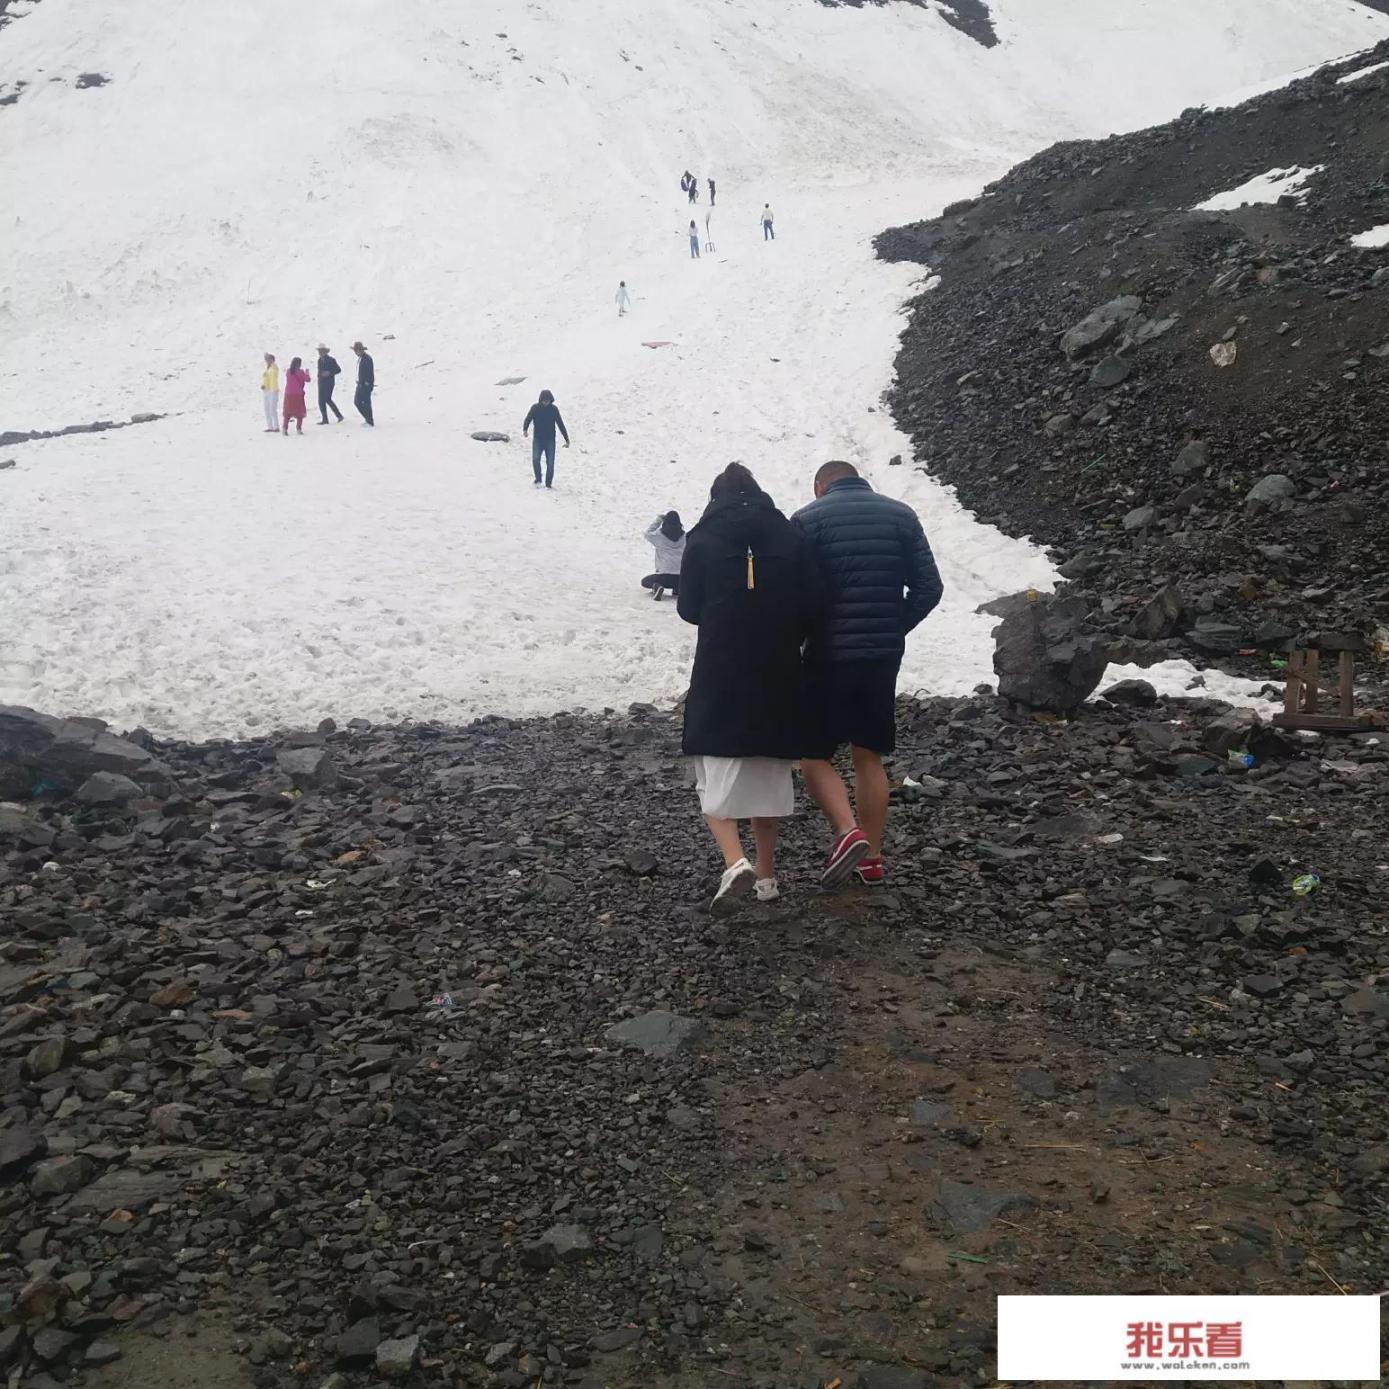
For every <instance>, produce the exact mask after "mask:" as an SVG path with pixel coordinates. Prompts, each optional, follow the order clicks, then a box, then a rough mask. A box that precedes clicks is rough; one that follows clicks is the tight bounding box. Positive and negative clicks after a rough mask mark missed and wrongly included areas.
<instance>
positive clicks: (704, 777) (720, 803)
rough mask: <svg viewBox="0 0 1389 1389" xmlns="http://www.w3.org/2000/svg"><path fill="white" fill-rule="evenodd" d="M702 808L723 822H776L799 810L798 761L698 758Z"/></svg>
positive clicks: (758, 758) (696, 776) (697, 767)
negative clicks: (794, 772)
mask: <svg viewBox="0 0 1389 1389" xmlns="http://www.w3.org/2000/svg"><path fill="white" fill-rule="evenodd" d="M691 760H692V761H693V762H694V770H695V790H696V791H698V792H699V808H700V809H701V810H702V811H703V812H704V813H705V814H706V815H712V816H714V817H715V818H716V819H719V820H751V819H752V818H753V817H754V816H756V817H757V818H758V819H763V818H767V819H776V818H779V817H781V816H783V815H790V814H791V813H792V812H793V811H794V810H795V808H796V791H795V787H794V786H793V785H792V783H791V768H792V767H794V766H795V765H796V764H795V763H794V762H787V761H783V760H782V759H781V758H778V757H695V758H692V759H691Z"/></svg>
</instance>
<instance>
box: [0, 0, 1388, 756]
mask: <svg viewBox="0 0 1389 1389" xmlns="http://www.w3.org/2000/svg"><path fill="white" fill-rule="evenodd" d="M1217 8H1218V14H1217V13H1216V12H1215V11H1216V10H1217ZM994 11H995V17H996V22H997V27H998V30H999V34H1000V37H1001V38H1002V40H1003V42H1002V44H1001V46H1000V47H998V48H995V49H992V50H985V49H982V48H980V47H978V46H977V45H975V44H974V43H973V42H971V41H970V40H969V39H968V38H966V37H965V36H964V35H962V34H960V33H958V32H957V31H956V30H954V29H952V28H950V27H949V26H947V25H946V24H945V23H944V22H943V21H942V20H941V19H940V17H939V16H938V15H937V14H936V13H935V12H934V11H932V10H930V9H922V8H917V7H915V6H906V5H902V6H897V5H894V6H888V7H885V8H881V9H879V8H871V7H870V8H866V9H863V10H854V9H845V8H835V9H831V8H825V7H823V6H821V5H819V4H817V3H813V0H782V2H781V3H778V4H776V5H766V4H764V3H753V0H728V2H727V3H726V2H725V0H680V3H676V0H644V3H643V4H641V5H639V6H636V5H630V4H623V3H618V2H617V0H584V3H581V4H580V3H575V0H563V2H562V0H543V2H541V0H530V2H526V0H497V3H494V4H492V5H489V6H486V7H481V6H471V5H459V4H457V3H454V0H392V3H391V4H389V5H381V4H379V3H375V0H370V2H369V0H337V3H335V4H333V5H331V6H329V5H318V6H283V5H279V4H275V5H271V4H270V3H269V2H268V0H253V2H252V3H251V4H249V5H244V6H240V7H235V8H233V7H211V6H208V7H203V6H199V7H197V10H196V11H192V10H191V9H190V8H189V7H179V6H171V5H169V4H168V3H167V0H160V3H157V4H156V3H154V0H125V3H123V4H121V5H120V6H111V5H109V4H107V3H103V2H102V0H45V3H44V4H42V5H40V6H38V7H37V8H35V9H33V10H32V11H31V12H30V13H28V14H27V15H24V16H23V17H22V18H20V19H19V20H17V21H16V22H15V23H13V24H11V25H10V26H9V27H8V28H7V29H5V30H4V32H3V33H0V85H3V84H9V83H13V82H15V81H19V80H22V81H24V82H27V83H28V84H29V85H28V86H27V87H26V88H25V89H24V91H23V93H22V95H21V97H20V99H19V100H18V101H17V102H15V103H14V104H13V105H11V106H8V107H5V108H3V109H0V129H3V133H4V136H5V139H4V141H3V142H2V143H0V185H3V186H4V187H5V188H6V189H14V190H19V193H18V196H17V197H15V198H14V199H13V200H11V201H10V202H9V206H8V207H7V209H6V212H5V214H4V215H5V217H6V219H7V222H8V235H7V238H6V240H7V245H8V247H9V248H10V249H11V252H12V254H11V255H10V256H9V257H7V259H6V262H5V269H4V271H3V284H0V326H3V329H4V333H3V346H2V347H0V353H2V354H3V356H2V357H0V383H2V384H3V399H4V401H5V405H6V410H5V418H4V419H3V421H0V427H3V428H5V429H38V428H56V427H61V426H63V425H66V424H70V423H76V422H82V421H86V420H90V419H95V418H99V417H107V418H118V419H119V418H126V417H128V416H129V415H130V414H132V413H133V412H136V411H164V412H169V417H168V418H166V419H164V420H161V421H159V422H157V423H155V424H150V425H143V426H137V427H132V428H129V429H124V430H120V431H116V432H112V433H106V434H92V435H78V436H73V437H68V438H63V439H55V440H50V441H44V442H39V443H29V444H23V445H17V446H15V447H13V448H11V449H8V450H5V451H4V457H13V458H14V459H15V461H16V464H17V466H16V467H15V468H13V469H10V470H8V471H3V472H0V701H8V702H18V703H25V704H32V705H35V706H37V707H40V708H43V709H46V710H49V711H51V712H55V713H80V714H95V715H99V716H101V717H104V718H107V719H109V720H110V721H111V722H113V723H115V724H117V725H120V726H132V725H135V724H144V725H145V726H146V727H149V728H151V729H152V730H155V731H157V732H160V733H165V734H179V735H185V736H207V735H230V734H235V733H239V732H244V731H248V730H258V729H265V728H268V727H273V726H278V725H286V724H304V723H313V722H316V721H317V720H318V719H319V718H321V717H323V716H324V715H330V714H331V715H333V716H334V717H337V718H338V719H340V720H341V719H345V718H350V717H353V716H362V717H365V718H369V719H373V720H397V719H402V718H446V719H453V720H456V719H460V718H466V717H471V716H473V715H476V714H479V713H487V712H494V713H506V714H523V713H544V712H552V711H554V710H557V709H561V708H573V707H579V706H582V707H589V708H601V707H604V706H608V705H613V706H621V705H625V704H626V703H628V702H630V701H634V700H650V701H656V702H667V701H670V700H672V699H674V698H676V697H678V696H679V694H680V693H681V692H682V691H683V689H684V684H685V677H686V675H687V672H688V665H689V659H690V655H691V651H692V635H693V634H692V631H691V630H690V629H687V628H686V627H685V626H684V625H683V624H682V623H680V621H679V620H678V618H677V617H676V615H675V612H674V605H673V604H671V603H669V602H668V603H665V604H660V605H657V604H654V603H652V602H651V601H650V600H649V599H648V598H647V597H646V596H645V595H644V594H643V593H642V592H641V590H640V589H639V588H638V586H637V581H638V579H639V578H640V576H641V575H642V574H643V573H646V572H648V569H649V567H650V558H651V556H650V550H649V547H648V546H647V545H646V543H645V542H644V541H643V539H642V538H641V531H642V530H643V529H644V527H645V526H646V525H647V524H648V523H649V521H650V520H651V519H652V518H653V517H654V516H655V515H656V514H657V513H658V512H660V511H663V510H665V509H667V508H669V507H676V508H677V509H679V510H680V512H681V513H682V515H683V516H684V517H685V519H686V521H687V523H692V522H693V521H694V519H695V518H696V517H697V516H698V514H699V511H700V509H701V507H702V503H703V500H704V498H705V497H706V496H707V490H708V484H709V481H710V479H711V478H712V476H713V475H714V473H715V472H716V471H717V470H718V469H719V468H721V467H722V466H723V465H724V464H725V463H726V462H728V461H729V460H730V459H735V458H736V459H741V460H742V461H744V462H746V463H748V464H749V465H750V466H751V467H752V468H753V469H754V471H755V472H756V473H757V475H758V477H759V479H760V480H761V481H762V482H763V484H764V485H765V486H766V487H767V488H768V490H769V491H770V492H771V493H772V494H773V495H774V496H775V498H776V499H777V501H778V503H779V504H780V505H781V506H782V507H783V509H785V510H787V511H790V510H793V509H794V508H796V507H798V506H800V505H802V504H803V503H804V502H805V501H807V500H809V497H810V478H811V475H812V474H813V472H814V469H815V468H816V467H817V466H818V464H820V463H821V462H823V461H825V460H826V459H827V458H831V457H843V458H849V459H851V460H852V461H853V462H855V463H856V464H858V465H859V466H860V467H861V468H862V469H863V470H864V471H865V472H866V473H867V474H868V475H869V476H870V477H871V479H872V480H873V482H874V484H875V485H876V486H878V487H880V488H882V489H883V490H885V491H888V492H890V493H892V494H893V495H897V496H901V497H903V498H904V499H906V500H907V501H909V502H910V503H911V504H912V505H913V506H915V507H916V508H917V509H918V510H919V511H920V513H921V514H922V517H923V519H924V521H925V523H926V527H927V531H928V534H929V535H930V537H931V539H932V543H933V545H934V547H935V549H936V553H937V556H938V559H939V560H940V563H941V567H942V571H943V574H944V578H945V583H946V599H945V602H944V604H943V605H942V607H941V609H940V610H939V611H938V612H937V613H936V614H935V615H933V616H932V617H931V618H930V619H929V620H928V621H927V623H926V624H925V625H924V626H923V627H922V628H921V629H920V630H919V631H918V633H917V634H916V636H915V637H914V638H913V639H912V641H911V642H910V644H909V648H908V656H907V661H906V664H905V666H904V674H903V681H902V685H903V688H905V689H913V688H919V689H922V690H928V691H931V692H933V693H946V694H949V693H960V692H965V691H968V690H969V689H971V688H972V687H973V686H974V685H976V684H977V683H979V682H980V681H983V680H990V679H991V678H992V668H991V662H990V655H991V651H992V642H991V639H990V636H989V630H990V627H991V625H992V624H991V620H990V619H988V618H984V617H980V616H978V615H977V614H976V613H975V611H974V610H975V608H976V607H977V606H978V605H979V604H980V603H982V602H985V601H988V600H989V599H991V598H994V597H997V596H998V595H1000V594H1002V593H1006V592H1012V591H1015V590H1017V589H1018V588H1020V587H1023V586H1025V585H1026V584H1028V583H1029V582H1030V583H1035V584H1037V585H1039V586H1043V587H1046V586H1049V585H1050V583H1051V579H1052V573H1051V569H1050V566H1049V565H1048V564H1047V562H1046V560H1045V559H1044V558H1043V557H1042V556H1041V555H1040V554H1038V553H1037V552H1036V550H1035V549H1034V548H1033V547H1032V546H1030V545H1029V544H1028V543H1027V542H1026V541H1025V540H1014V539H1010V538H1008V537H1005V536H1003V535H1001V534H999V533H998V532H997V531H995V530H993V529H992V528H989V527H986V526H981V525H980V524H978V523H977V522H976V521H975V520H974V519H973V518H972V517H971V516H970V515H968V514H967V513H966V512H964V511H963V510H962V509H961V508H960V507H959V505H958V504H957V503H956V501H955V500H954V497H953V495H952V494H951V493H950V492H949V491H948V490H947V489H944V488H942V487H940V486H939V485H937V484H936V483H934V482H933V481H932V480H931V479H930V478H928V477H926V476H925V475H924V474H922V473H921V472H919V471H917V470H916V469H915V468H914V467H913V462H912V458H911V454H910V448H909V446H908V444H907V441H906V440H905V439H904V438H903V437H902V436H901V435H900V434H899V433H898V432H897V431H896V430H895V429H894V428H893V426H892V423H891V420H890V419H889V417H888V416H887V415H886V414H885V413H884V412H883V410H882V408H881V406H880V404H879V397H880V394H881V392H882V391H883V389H884V388H885V387H886V385H887V384H888V382H889V380H890V376H891V369H892V366H891V364H892V358H893V354H894V351H895V347H896V342H895V337H896V333H897V332H898V331H899V329H900V310H901V305H902V303H903V301H904V299H906V298H907V297H908V296H909V295H910V294H911V293H913V292H914V287H919V285H920V284H921V283H922V281H921V275H920V271H919V270H918V269H914V268H913V267H910V266H886V265H881V264H879V263H877V262H876V261H874V260H873V258H872V255H871V250H870V246H869V242H870V239H871V237H872V236H873V235H874V234H875V233H876V232H878V231H879V230H881V229H883V228H884V227H887V226H889V225H893V224H895V223H899V222H903V221H910V220H914V219H917V218H920V217H922V216H926V215H929V214H930V213H932V212H934V211H936V210H938V209H939V208H940V207H941V206H942V205H944V204H945V203H947V202H950V201H952V200H954V199H956V198H959V197H963V196H966V195H969V194H972V193H974V192H977V191H978V189H979V187H980V186H981V185H982V184H983V183H985V182H986V181H988V180H989V179H991V178H993V177H995V176H996V175H998V174H999V173H1001V172H1002V171H1003V170H1004V169H1005V168H1006V167H1008V166H1009V165H1010V164H1012V163H1014V162H1016V160H1017V159H1019V158H1021V157H1024V156H1025V155H1027V154H1028V153H1030V152H1032V151H1034V150H1036V149H1038V148H1041V147H1043V146H1045V145H1046V144H1049V143H1050V142H1052V141H1053V140H1056V139H1059V138H1070V137H1075V136H1081V135H1095V134H1103V133H1106V132H1107V131H1109V130H1114V129H1128V128H1133V127H1137V126H1140V125H1144V124H1148V123H1151V122H1154V121H1157V120H1160V119H1164V118H1166V117H1169V116H1171V115H1173V114H1175V113H1176V112H1177V111H1179V110H1181V109H1182V108H1183V107H1186V106H1190V105H1193V104H1198V103H1202V102H1212V101H1215V100H1218V99H1219V98H1220V97H1221V96H1222V94H1223V93H1226V92H1229V91H1231V90H1234V89H1237V88H1240V87H1242V86H1250V85H1255V84H1260V83H1269V82H1272V81H1274V80H1276V79H1277V78H1278V77H1279V76H1280V75H1281V74H1282V73H1285V72H1288V71H1290V70H1292V69H1293V68H1295V67H1302V66H1305V65H1306V63H1307V62H1308V61H1309V60H1312V59H1322V60H1324V59H1330V58H1332V57H1337V56H1341V55H1343V54H1346V53H1348V52H1353V51H1356V50H1358V49H1360V48H1362V47H1364V46H1365V45H1367V44H1369V43H1372V42H1374V41H1376V40H1377V39H1379V38H1380V37H1382V36H1383V35H1384V34H1385V33H1386V32H1389V18H1386V17H1385V16H1382V15H1376V14H1372V13H1370V12H1369V11H1366V10H1363V9H1360V8H1359V7H1356V6H1353V5H1351V4H1349V3H1344V2H1343V0H1228V2H1227V3H1226V4H1224V5H1222V6H1220V7H1212V6H1210V5H1208V4H1206V3H1204V0H1166V2H1165V3H1164V4H1163V5H1161V6H1151V5H1138V4H1119V5H1115V4H1113V3H1111V2H1110V0H997V2H996V3H995V5H994ZM88 71H97V72H102V73H105V74H107V75H108V76H109V77H110V79H111V80H110V82H109V83H108V84H107V85H105V86H101V87H95V88H91V89H88V90H79V89H77V88H76V87H75V86H74V79H75V77H76V75H77V74H79V73H82V72H88ZM685 168H689V169H691V170H693V171H694V172H695V173H696V174H698V175H699V176H700V178H701V181H702V180H703V179H705V178H707V177H708V176H710V175H712V176H713V177H714V178H715V179H716V180H717V183H718V204H717V206H716V207H715V209H714V210H713V217H712V223H711V232H712V239H713V242H714V245H715V247H716V249H715V250H714V251H713V252H706V253H705V254H704V255H703V256H702V257H701V259H700V260H698V261H692V260H690V259H689V255H688V250H687V243H686V239H685V234H684V228H685V226H686V224H687V222H688V220H689V217H690V216H691V215H693V216H695V217H696V218H697V220H698V223H699V227H700V231H701V237H702V236H703V229H704V216H705V213H706V212H707V211H708V207H707V194H706V193H705V192H704V191H703V185H702V184H701V200H700V203H699V204H698V206H697V207H694V208H689V207H688V206H686V204H685V202H684V199H683V197H682V195H681V193H680V190H679V187H678V181H679V177H680V173H681V171H682V170H683V169H685ZM764 201H770V202H771V203H772V206H773V207H774V209H775V212H776V230H777V240H776V241H775V243H764V242H763V240H762V236H761V232H760V229H759V226H758V214H759V212H760V209H761V207H762V204H763V202H764ZM619 279H625V280H626V281H627V283H628V286H629V287H630V288H631V290H632V292H633V294H634V296H635V303H634V306H633V311H632V313H631V314H630V315H629V316H628V317H626V318H624V319H620V320H619V319H618V317H617V313H616V307H615V305H614V303H613V295H614V293H615V291H616V288H617V283H618V280H619ZM355 337H361V338H362V339H363V340H364V341H365V342H366V343H367V345H368V346H369V347H370V349H371V350H372V353H373V355H374V357H375V360H376V372H377V381H378V389H377V392H376V400H375V404H376V412H377V419H378V421H379V428H377V429H376V430H375V431H372V430H368V429H366V428H365V427H363V426H361V425H360V424H359V423H358V422H357V421H356V418H355V412H354V411H352V409H351V385H350V377H351V373H352V370H353V367H354V366H355V363H354V362H353V359H352V353H351V351H350V350H349V344H350V343H351V341H352V339H353V338H355ZM320 340H322V341H325V342H327V343H328V344H329V345H330V346H331V347H332V348H333V350H334V354H335V355H336V356H337V358H338V360H339V361H340V362H341V363H342V364H343V367H344V371H345V378H344V381H343V384H342V385H341V386H340V388H339V391H338V400H339V404H340V405H341V407H342V408H343V409H344V411H345V412H346V413H347V416H348V421H347V422H346V423H344V424H342V425H331V426H328V427H326V428H324V427H320V426H319V425H317V424H316V423H315V420H316V413H317V412H316V410H315V409H314V408H313V403H312V392H311V399H310V416H309V422H308V423H307V424H306V426H305V437H303V438H298V437H291V438H288V439H286V438H282V437H280V436H278V435H268V434H265V433H262V432H261V430H262V418H261V404H260V398H259V391H258V378H259V370H260V354H261V353H262V352H263V351H266V350H270V351H274V352H275V353H276V354H277V355H278V356H279V359H280V362H281V366H282V367H283V366H285V365H287V364H288V361H289V359H290V357H291V356H293V355H296V354H297V355H300V356H303V357H304V358H305V359H306V360H309V359H311V358H312V356H313V347H314V345H315V344H316V343H317V342H318V341H320ZM648 343H663V344H665V345H663V346H659V347H650V346H646V345H645V344H648ZM508 377H522V378H524V379H523V380H522V381H521V382H520V383H519V384H513V385H506V386H502V385H498V384H496V383H498V382H500V381H501V380H503V379H504V378H508ZM545 386H548V387H549V388H551V389H552V390H553V391H554V392H555V394H556V397H557V399H558V403H559V405H560V408H561V410H562V411H563V412H564V415H565V419H566V421H567V423H568V425H569V428H570V431H571V434H572V436H573V439H574V446H573V448H571V449H569V450H564V449H561V450H560V453H559V459H558V472H557V488H556V491H554V492H553V493H546V492H543V491H541V492H539V493H537V491H536V490H535V489H534V488H533V487H532V485H531V475H530V461H529V449H528V446H526V445H524V444H523V443H522V442H521V440H520V437H519V435H520V422H521V418H522V416H523V415H524V413H525V410H526V408H527V407H528V405H529V404H530V403H531V402H532V401H533V400H534V399H535V396H536V394H537V392H538V391H539V389H540V388H541V387H545ZM479 429H498V430H502V431H507V432H509V433H511V435H512V439H511V442H510V443H508V444H483V443H478V442H475V441H474V440H472V439H471V438H469V435H470V433H471V432H472V431H474V430H479ZM899 454H900V455H902V456H903V458H904V462H903V463H902V464H901V465H900V466H890V464H889V459H891V458H892V457H893V456H894V455H899ZM0 461H2V460H0ZM1189 675H1190V671H1189V668H1182V667H1177V668H1175V669H1173V670H1171V671H1168V672H1165V673H1164V675H1163V676H1162V677H1161V678H1162V679H1163V680H1165V681H1167V682H1175V683H1176V685H1177V687H1180V686H1181V685H1182V684H1183V683H1184V682H1185V680H1186V679H1187V678H1188V677H1189Z"/></svg>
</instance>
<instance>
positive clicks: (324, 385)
mask: <svg viewBox="0 0 1389 1389" xmlns="http://www.w3.org/2000/svg"><path fill="white" fill-rule="evenodd" d="M341 370H342V368H341V367H340V366H339V365H338V364H337V362H335V361H334V360H333V358H332V357H330V356H329V355H328V349H327V348H326V347H324V345H323V344H322V343H319V344H318V413H319V414H320V415H321V416H322V419H320V420H319V424H327V423H328V411H329V410H331V411H332V412H333V413H334V414H335V415H336V416H337V417H338V423H339V424H341V423H342V411H341V410H339V409H338V407H337V405H336V404H335V402H334V400H333V383H334V381H335V380H336V379H337V375H338V372H340V371H341Z"/></svg>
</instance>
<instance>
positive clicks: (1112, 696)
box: [1100, 680, 1158, 709]
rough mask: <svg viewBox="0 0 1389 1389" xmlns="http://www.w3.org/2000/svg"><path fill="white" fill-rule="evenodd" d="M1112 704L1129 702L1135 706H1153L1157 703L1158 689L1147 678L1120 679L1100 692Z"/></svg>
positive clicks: (1143, 707)
mask: <svg viewBox="0 0 1389 1389" xmlns="http://www.w3.org/2000/svg"><path fill="white" fill-rule="evenodd" d="M1100 697H1101V698H1102V699H1107V700H1108V701H1109V702H1110V703H1111V704H1127V705H1131V706H1132V707H1134V708H1141V709H1146V708H1151V707H1152V706H1153V705H1154V704H1156V703H1157V697H1158V696H1157V690H1156V689H1154V688H1153V686H1152V685H1151V684H1149V682H1148V681H1146V680H1119V681H1116V682H1115V683H1114V684H1113V685H1111V686H1110V687H1109V688H1108V689H1107V690H1102V691H1101V692H1100Z"/></svg>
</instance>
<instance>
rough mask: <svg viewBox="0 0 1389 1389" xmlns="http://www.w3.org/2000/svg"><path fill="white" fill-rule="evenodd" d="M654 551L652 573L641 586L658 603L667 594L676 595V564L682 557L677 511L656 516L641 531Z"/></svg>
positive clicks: (682, 532)
mask: <svg viewBox="0 0 1389 1389" xmlns="http://www.w3.org/2000/svg"><path fill="white" fill-rule="evenodd" d="M644 533H645V535H646V538H647V539H648V540H649V541H650V542H651V546H652V548H653V549H654V550H655V551H656V572H655V573H654V574H648V575H647V576H646V578H644V579H643V580H642V581H641V586H642V587H643V588H646V589H650V590H651V596H652V597H653V598H654V599H655V600H656V601H657V602H658V603H659V602H660V601H661V599H662V598H664V597H665V595H666V593H667V591H669V592H670V593H672V594H674V595H675V597H677V598H678V597H679V596H680V565H681V563H682V562H683V561H684V558H685V527H684V526H682V525H681V524H680V513H679V512H678V511H667V512H666V513H665V515H663V516H658V517H657V518H656V519H655V520H654V521H653V522H652V523H651V524H650V525H649V526H647V528H646V531H645V532H644Z"/></svg>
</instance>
